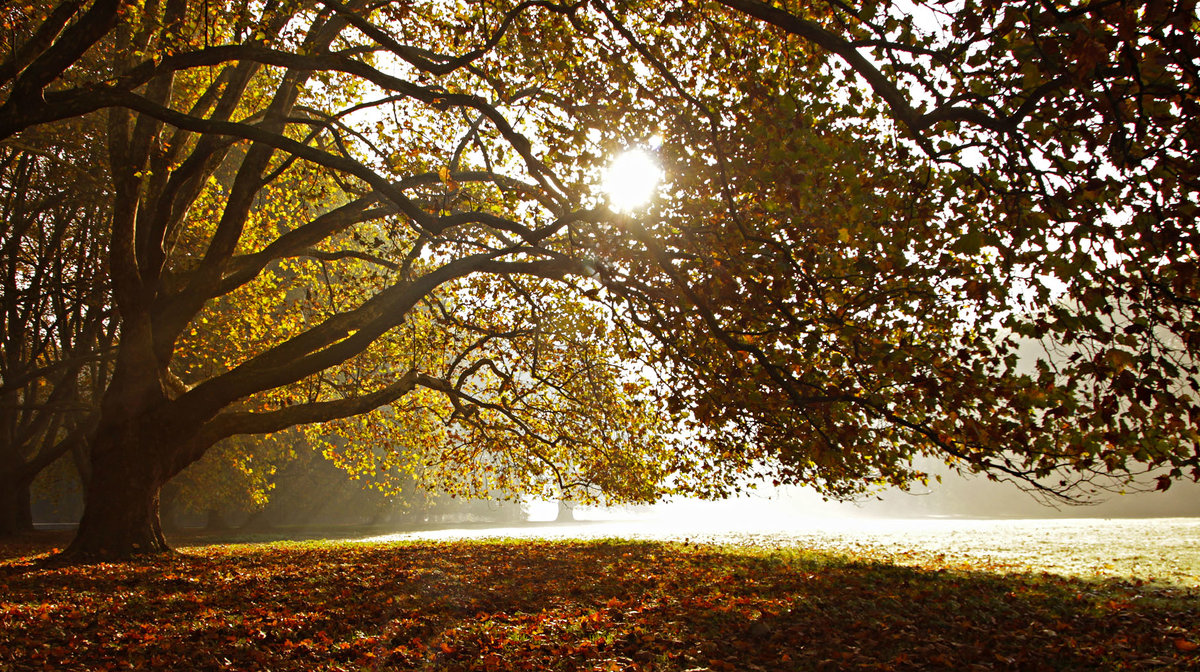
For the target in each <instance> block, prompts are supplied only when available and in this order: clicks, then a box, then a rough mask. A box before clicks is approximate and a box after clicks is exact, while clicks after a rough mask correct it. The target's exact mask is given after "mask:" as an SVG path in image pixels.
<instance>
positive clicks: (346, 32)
mask: <svg viewBox="0 0 1200 672" xmlns="http://www.w3.org/2000/svg"><path fill="white" fill-rule="evenodd" d="M1127 9H1128V8H1126V7H1125V6H1124V5H1122V6H1120V7H1119V8H1117V7H1116V6H1110V5H1107V4H1103V5H1087V6H1081V7H1078V8H1065V9H1047V8H1045V7H1042V6H1041V4H1039V3H1015V2H1014V3H988V4H985V5H975V4H971V3H967V4H965V5H963V6H962V7H961V8H957V7H956V8H954V9H951V8H950V7H949V6H947V5H943V4H941V3H928V4H927V5H924V6H922V8H920V10H919V11H921V12H922V16H926V17H932V18H937V17H939V16H940V17H944V18H945V19H946V20H947V27H946V28H945V29H941V30H932V31H923V30H921V29H919V28H914V26H913V22H912V20H911V17H907V16H905V15H903V14H902V13H900V11H899V10H898V9H897V8H896V7H895V6H894V5H893V4H892V3H890V2H878V3H867V4H866V5H862V6H861V7H856V8H847V7H843V6H842V5H840V4H838V3H808V4H806V5H803V6H801V5H786V6H784V7H781V8H776V7H772V6H768V5H764V4H762V3H758V2H751V1H744V2H743V1H738V2H733V1H729V2H722V3H684V2H680V3H641V2H619V3H617V2H613V3H610V2H603V1H600V0H594V1H591V2H575V3H561V4H560V3H552V2H540V1H537V2H533V1H530V2H521V3H511V2H499V1H498V2H481V3H472V4H460V3H453V2H446V3H434V4H431V5H422V6H421V7H420V8H417V7H411V6H408V5H402V4H388V5H380V6H376V5H373V4H370V3H363V2H353V3H349V4H341V3H335V2H314V3H309V2H289V3H284V4H279V5H272V6H268V7H241V6H234V5H230V6H224V5H222V4H220V3H216V4H213V3H211V2H210V3H194V2H190V1H189V0H165V1H164V2H151V3H148V4H146V5H144V6H137V7H134V6H125V5H122V4H121V3H120V2H117V1H116V0H99V1H96V2H93V3H92V4H91V5H87V6H84V5H81V4H76V3H65V4H62V5H56V6H46V7H35V8H34V10H33V11H32V12H31V13H29V12H27V13H26V14H25V15H24V16H17V17H15V18H14V19H12V25H13V30H11V31H9V35H8V37H6V38H5V39H8V40H10V41H11V42H12V44H10V45H9V48H8V49H7V52H6V53H8V54H9V60H8V61H7V62H6V63H5V64H4V65H3V66H2V67H0V74H2V75H3V76H4V77H5V80H4V81H5V84H4V87H5V88H4V89H3V91H4V92H5V96H6V97H5V99H4V102H3V103H2V104H0V137H4V138H7V139H6V140H5V142H8V143H15V142H22V141H25V140H26V139H27V138H29V137H32V134H33V133H35V132H36V131H37V129H40V128H43V127H44V125H46V124H49V123H51V122H56V121H58V120H88V122H89V123H95V124H100V123H101V122H102V124H103V129H104V132H103V137H104V148H105V151H106V154H104V155H103V159H102V161H103V163H104V164H105V168H104V171H103V172H104V174H106V175H107V178H108V180H109V182H110V185H111V186H110V187H108V189H109V193H110V194H111V195H110V196H109V197H108V198H107V199H106V201H105V207H106V210H105V216H106V217H107V218H108V227H107V231H106V237H105V239H104V246H105V249H104V254H103V256H104V257H105V263H106V265H107V266H106V268H107V278H106V280H107V282H108V283H109V284H108V285H107V286H109V287H110V288H111V297H112V298H111V302H112V303H111V305H112V307H113V308H114V309H115V311H116V315H118V316H119V338H118V339H117V341H116V353H115V358H114V360H113V364H112V371H111V379H109V380H107V383H106V385H105V387H104V394H103V397H102V399H101V402H100V404H99V408H98V410H97V411H96V412H95V413H94V414H92V415H91V416H89V418H90V420H89V423H94V426H93V425H92V424H89V425H88V427H89V431H88V432H87V436H88V437H90V439H91V458H90V465H91V471H92V475H91V479H90V481H89V483H90V486H89V492H88V495H89V497H88V500H89V501H88V506H87V510H86V513H85V515H84V519H83V522H82V524H81V527H80V533H79V536H78V538H77V539H76V542H75V544H74V545H73V547H72V549H71V552H73V553H77V554H82V555H98V554H106V553H107V554H125V553H130V552H139V551H156V550H162V549H164V548H165V542H164V540H163V539H162V535H161V532H160V530H159V525H158V518H157V508H158V501H157V498H158V492H159V490H160V488H161V487H162V485H163V483H164V482H165V481H166V480H167V479H169V478H170V477H171V476H172V475H174V474H176V473H178V472H179V471H180V470H182V469H183V468H184V467H186V466H187V465H188V464H190V463H192V462H194V461H195V460H196V459H198V458H199V457H200V456H201V455H203V454H204V453H205V452H206V451H207V450H208V449H209V447H210V446H212V445H213V444H214V443H216V442H217V441H220V440H222V439H225V438H227V437H231V436H235V435H241V434H260V433H269V432H273V431H278V430H281V429H284V428H286V427H290V426H293V425H297V424H312V423H325V424H324V426H322V427H321V428H320V429H314V430H312V432H313V434H312V436H313V437H314V438H323V439H324V440H326V441H328V448H329V450H330V452H331V453H333V454H338V453H340V454H342V455H343V456H344V457H345V459H346V460H347V461H352V462H354V463H356V464H360V465H364V466H366V467H368V468H379V469H383V470H385V471H386V470H387V469H389V468H391V467H393V466H395V465H397V464H413V465H420V467H421V468H420V470H419V471H420V473H421V474H423V475H426V476H427V477H428V478H429V481H430V482H432V483H437V484H439V485H441V486H444V487H450V488H455V489H457V490H459V491H462V492H465V493H479V492H487V491H491V490H492V489H494V488H497V487H505V488H510V489H513V490H515V491H521V492H532V493H538V494H543V495H549V496H554V497H557V496H560V495H564V494H568V495H572V496H579V497H583V498H589V497H590V498H605V499H611V500H618V501H648V500H652V499H655V498H657V497H659V496H661V495H663V494H665V493H669V492H691V493H698V494H703V495H709V496H719V495H723V494H727V493H729V492H730V491H731V490H735V489H737V488H738V487H739V484H740V483H742V482H743V481H744V479H745V478H746V477H748V476H751V475H765V476H769V477H773V478H775V479H776V480H779V481H784V482H793V483H808V484H813V485H816V486H817V487H820V488H822V489H823V490H824V491H825V492H827V493H829V494H832V495H834V496H851V495H853V494H855V493H857V492H860V491H861V490H862V489H864V488H867V487H871V486H873V485H875V484H879V483H904V482H906V481H908V480H910V479H913V478H920V477H921V476H922V475H921V474H920V472H919V470H917V469H914V468H913V467H912V459H913V458H914V457H919V456H922V455H933V456H936V457H938V458H940V459H944V460H946V461H949V462H950V463H952V464H954V465H957V466H960V467H961V468H964V469H971V470H983V471H988V472H989V473H993V474H997V475H1000V476H1004V477H1010V478H1016V479H1020V480H1022V481H1024V482H1026V483H1028V484H1029V485H1030V487H1033V488H1035V489H1038V490H1040V491H1042V492H1044V493H1047V494H1050V495H1055V496H1063V495H1065V496H1071V495H1072V493H1073V492H1078V490H1077V486H1081V485H1086V484H1088V483H1091V482H1093V479H1094V478H1095V477H1097V476H1103V477H1114V478H1117V479H1123V478H1125V477H1128V476H1129V475H1131V474H1136V473H1139V472H1142V471H1145V470H1147V469H1155V468H1160V467H1165V468H1166V469H1167V471H1166V472H1165V473H1163V474H1161V475H1162V476H1163V477H1164V480H1163V481H1162V482H1163V483H1164V484H1167V483H1169V482H1170V480H1171V479H1172V478H1178V477H1181V476H1183V474H1184V469H1186V468H1188V467H1192V468H1194V467H1195V466H1196V461H1197V452H1196V445H1195V439H1196V431H1195V427H1196V425H1195V415H1196V413H1195V410H1194V409H1195V407H1196V401H1195V389H1196V387H1197V383H1196V375H1197V374H1196V358H1195V350H1196V347H1197V342H1196V340H1195V338H1194V333H1195V308H1196V298H1197V287H1196V280H1195V277H1194V272H1193V271H1190V270H1188V269H1194V267H1195V263H1194V262H1195V256H1196V249H1195V242H1194V240H1193V237H1194V219H1192V218H1193V217H1194V205H1189V204H1192V203H1194V194H1195V179H1194V170H1193V169H1192V167H1193V166H1194V163H1195V162H1194V157H1193V152H1194V131H1195V128H1194V123H1195V121H1194V114H1192V112H1193V107H1194V105H1195V79H1194V67H1193V66H1192V65H1191V64H1192V63H1194V60H1195V59H1194V58H1191V56H1190V55H1189V54H1190V51H1189V50H1192V49H1194V44H1195V41H1194V40H1192V41H1191V42H1188V41H1187V39H1186V38H1188V37H1194V32H1195V30H1194V29H1195V19H1194V7H1193V6H1192V5H1190V4H1187V3H1176V5H1173V6H1170V7H1167V8H1166V9H1163V7H1160V5H1159V4H1155V3H1147V4H1145V5H1141V6H1139V7H1135V8H1134V9H1133V10H1132V13H1129V12H1128V11H1127ZM1189 17H1191V18H1190V19H1189ZM1077 29H1082V32H1081V31H1080V30H1077ZM1114 49H1115V50H1116V52H1115V53H1117V55H1116V56H1112V54H1113V53H1114V51H1113V50H1114ZM1189 59H1190V60H1189ZM1179 118H1183V119H1184V122H1183V123H1181V124H1176V123H1173V120H1175V119H1179ZM652 136H660V137H661V149H660V150H659V158H660V160H661V161H662V163H663V166H664V168H665V170H666V172H667V178H668V183H667V185H665V187H664V188H663V190H662V192H661V194H660V198H659V200H658V202H657V203H656V204H653V205H652V207H651V208H650V209H649V210H648V211H647V212H645V213H643V214H639V215H636V216H634V215H628V214H620V213H614V212H612V211H610V210H609V209H608V208H606V207H605V206H604V205H603V200H602V197H601V195H600V194H598V193H597V189H596V185H597V182H598V179H597V174H598V170H599V168H600V167H601V166H603V165H604V164H606V163H607V162H608V160H609V158H610V157H611V155H612V154H613V153H614V152H616V151H617V150H619V149H620V148H622V147H624V146H628V145H631V144H633V145H636V144H653V143H652V142H651V140H652ZM44 142H46V143H48V146H50V147H52V148H54V151H59V150H58V149H57V144H56V143H55V141H54V140H53V139H50V140H46V141H44ZM1189 208H1190V209H1189ZM1021 339H1026V341H1028V340H1029V339H1033V340H1040V341H1041V342H1042V343H1044V344H1045V346H1046V349H1047V352H1050V353H1055V352H1061V353H1062V354H1061V355H1049V356H1046V357H1039V358H1036V359H1037V362H1036V363H1035V364H1029V363H1028V362H1026V366H1025V368H1023V367H1022V366H1021V365H1020V362H1019V360H1020V357H1018V350H1019V348H1020V347H1021V344H1022V342H1023V341H1022V340H1021ZM6 380H7V379H6ZM368 413H369V414H368ZM364 414H368V415H364ZM338 432H341V434H342V435H343V438H342V439H333V438H330V437H334V436H337V433H338ZM463 465H473V467H474V468H472V469H464V468H463Z"/></svg>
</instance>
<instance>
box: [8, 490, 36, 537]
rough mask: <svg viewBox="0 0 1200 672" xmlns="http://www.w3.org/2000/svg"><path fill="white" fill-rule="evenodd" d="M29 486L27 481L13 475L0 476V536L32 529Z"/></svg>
mask: <svg viewBox="0 0 1200 672" xmlns="http://www.w3.org/2000/svg"><path fill="white" fill-rule="evenodd" d="M29 486H30V483H29V481H22V480H20V479H18V478H15V477H4V478H0V536H9V535H14V534H19V533H21V532H29V531H31V530H33V509H32V507H31V506H30V504H29Z"/></svg>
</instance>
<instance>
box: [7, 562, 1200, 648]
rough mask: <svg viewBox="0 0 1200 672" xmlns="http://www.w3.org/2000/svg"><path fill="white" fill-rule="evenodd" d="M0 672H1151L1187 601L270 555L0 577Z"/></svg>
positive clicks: (871, 580) (1015, 579)
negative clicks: (46, 671) (36, 671)
mask: <svg viewBox="0 0 1200 672" xmlns="http://www.w3.org/2000/svg"><path fill="white" fill-rule="evenodd" d="M2 571H3V574H2V576H3V578H2V579H0V585H2V586H3V595H4V601H3V603H2V606H0V614H2V616H0V618H3V622H4V624H5V628H4V630H3V634H2V635H0V663H3V664H6V665H9V666H12V667H14V669H26V668H30V669H32V668H35V667H37V668H41V667H45V666H51V667H54V668H56V669H106V668H107V667H113V668H116V667H123V666H127V665H134V666H137V667H138V668H139V669H179V668H188V669H205V668H209V667H237V668H260V667H262V668H265V667H269V668H270V669H279V670H293V669H294V670H301V669H304V670H351V669H381V668H384V667H386V668H388V669H417V668H422V669H424V668H437V669H450V670H459V669H461V670H468V669H469V670H512V669H530V670H553V669H599V670H684V669H709V670H726V669H730V670H732V669H740V670H744V669H825V668H829V669H885V670H887V669H893V670H906V669H970V668H971V667H972V666H978V667H981V668H987V669H992V668H996V667H1000V668H1012V669H1029V670H1042V669H1045V670H1091V669H1099V668H1103V669H1113V670H1118V669H1146V668H1155V669H1166V668H1172V667H1180V668H1184V667H1189V666H1191V665H1194V664H1195V662H1196V655H1197V632H1200V613H1198V612H1197V610H1196V602H1195V599H1194V596H1188V595H1184V594H1174V595H1172V594H1171V593H1169V592H1166V593H1160V592H1156V591H1155V590H1153V589H1150V588H1149V587H1146V586H1142V585H1141V584H1139V583H1130V582H1108V583H1100V584H1098V583H1092V582H1087V581H1082V580H1079V579H1068V578H1063V577H1058V576H1053V575H1037V574H1009V575H1005V574H1000V573H995V572H994V571H992V570H990V568H988V567H980V566H964V565H959V566H947V565H945V564H943V563H938V562H937V561H936V560H933V559H930V560H929V561H928V564H924V565H918V566H913V567H902V566H897V565H892V564H888V563H883V562H879V561H876V560H873V559H871V558H870V557H867V556H857V557H856V556H853V555H849V556H843V555H833V554H827V553H822V552H814V551H801V550H798V549H795V548H783V549H774V550H769V549H747V548H738V547H717V546H707V545H700V546H697V545H691V544H680V543H650V542H640V543H639V542H626V541H597V542H572V541H566V542H553V543H551V542H530V541H522V542H514V541H499V542H491V543H483V542H472V543H462V542H460V543H440V544H434V543H406V544H396V545H389V544H368V543H328V542H323V543H312V542H310V543H279V544H273V545H266V546H207V547H198V548H193V549H189V551H188V554H187V555H180V556H174V557H160V558H158V559H154V560H146V561H139V562H127V563H103V564H93V565H88V566H76V567H64V566H60V565H39V564H37V563H35V562H33V558H17V559H13V560H9V561H7V562H6V563H5V564H4V566H3V568H2Z"/></svg>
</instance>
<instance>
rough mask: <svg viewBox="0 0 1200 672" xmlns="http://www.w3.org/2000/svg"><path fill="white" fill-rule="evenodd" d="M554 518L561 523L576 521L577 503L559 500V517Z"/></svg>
mask: <svg viewBox="0 0 1200 672" xmlns="http://www.w3.org/2000/svg"><path fill="white" fill-rule="evenodd" d="M554 520H555V521H556V522H559V523H571V522H575V505H574V504H572V503H571V502H568V501H567V500H565V499H560V500H558V517H557V518H555V519H554Z"/></svg>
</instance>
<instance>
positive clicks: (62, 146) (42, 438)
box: [0, 123, 115, 534]
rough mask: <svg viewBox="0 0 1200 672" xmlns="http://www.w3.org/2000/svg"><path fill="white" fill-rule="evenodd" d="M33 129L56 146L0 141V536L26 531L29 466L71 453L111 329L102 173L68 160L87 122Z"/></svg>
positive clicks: (81, 447)
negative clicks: (0, 212)
mask: <svg viewBox="0 0 1200 672" xmlns="http://www.w3.org/2000/svg"><path fill="white" fill-rule="evenodd" d="M41 130H42V132H43V133H48V134H52V135H53V136H54V137H55V139H56V142H53V143H50V142H46V141H44V140H42V139H41V138H38V137H35V136H33V135H32V134H27V137H26V138H25V139H26V140H28V141H29V143H30V144H20V143H18V144H16V145H14V146H10V147H5V148H2V149H0V200H2V203H3V205H2V206H0V207H2V210H3V224H2V229H0V249H2V250H3V253H2V254H0V258H2V261H0V273H2V283H3V296H4V301H3V310H2V312H0V353H2V357H0V381H2V382H0V534H9V533H13V532H17V531H22V530H28V529H32V524H33V521H32V518H31V516H30V508H29V507H30V484H31V483H32V482H33V480H34V478H35V477H36V476H37V475H38V473H39V472H41V471H42V470H43V469H45V468H47V467H48V466H49V465H50V464H51V463H53V462H54V461H55V460H57V459H58V458H59V457H60V456H62V455H64V454H66V453H67V452H69V451H72V450H73V451H75V452H76V455H77V457H78V458H80V459H82V458H83V454H84V453H85V452H86V445H87V444H86V437H85V433H86V429H87V427H88V423H89V418H90V417H91V415H92V413H91V410H92V409H94V407H95V405H96V400H97V398H98V396H99V394H100V392H102V391H103V389H104V384H105V381H106V379H107V371H108V369H107V365H106V363H105V353H106V352H107V350H108V348H109V347H110V345H111V343H112V336H113V333H112V330H113V328H114V326H115V324H114V321H113V320H112V319H111V317H112V316H111V311H110V310H109V304H108V301H107V283H106V282H105V281H104V278H103V270H102V264H103V257H102V256H101V254H100V251H101V250H102V249H103V245H104V230H103V225H102V222H103V219H104V212H105V203H104V198H103V193H104V188H105V182H106V181H105V180H104V178H103V176H102V175H101V176H97V175H94V174H90V173H88V172H85V171H81V170H79V169H78V168H77V166H80V165H86V164H87V163H88V159H89V158H90V157H91V156H92V154H89V151H88V150H89V148H90V147H93V146H94V143H89V142H88V137H89V134H91V133H94V129H92V128H89V127H88V126H87V125H86V124H78V123H76V124H67V123H60V124H55V125H52V126H50V127H47V128H44V129H41ZM49 145H54V149H53V150H49V151H45V148H46V147H47V146H49ZM39 148H41V149H39ZM71 184H83V185H86V193H85V191H84V190H77V189H72V188H70V187H69V186H67V185H71Z"/></svg>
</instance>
